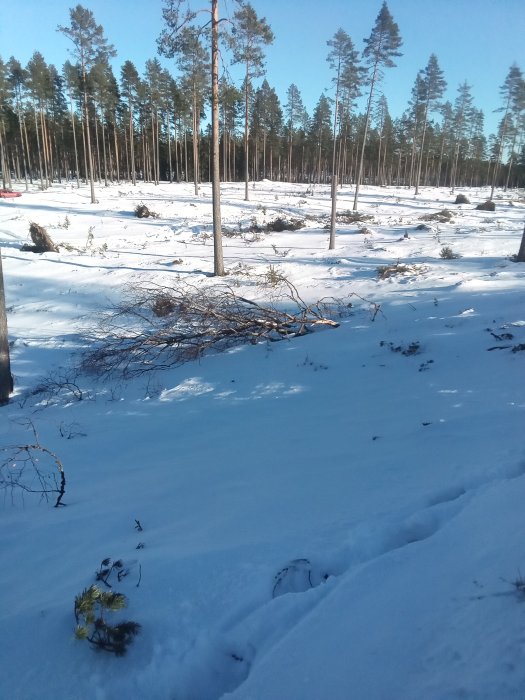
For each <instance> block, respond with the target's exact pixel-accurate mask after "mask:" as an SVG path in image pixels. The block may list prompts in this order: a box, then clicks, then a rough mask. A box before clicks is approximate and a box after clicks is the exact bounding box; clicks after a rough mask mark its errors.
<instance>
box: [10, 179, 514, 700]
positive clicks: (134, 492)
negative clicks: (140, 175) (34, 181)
mask: <svg viewBox="0 0 525 700" xmlns="http://www.w3.org/2000/svg"><path fill="white" fill-rule="evenodd" d="M461 192H462V193H464V194H466V195H467V196H468V197H469V198H470V200H471V202H472V204H470V205H455V204H453V202H454V199H455V194H456V193H454V195H453V194H451V193H450V191H449V190H447V189H425V190H423V192H422V194H421V195H419V196H418V197H414V195H413V194H412V192H410V191H408V190H406V189H396V188H364V189H363V192H362V197H361V207H360V211H362V212H363V213H366V214H372V215H373V217H374V219H373V221H371V222H366V223H365V224H364V225H365V226H366V230H365V231H362V230H360V229H361V227H362V224H344V223H340V224H339V225H338V230H337V243H336V245H337V248H336V250H334V251H328V249H327V248H328V231H327V230H326V229H325V228H324V226H325V224H326V222H327V216H328V214H329V211H330V201H329V190H328V188H327V187H319V186H316V187H315V189H314V192H313V194H312V192H311V190H310V189H309V188H307V187H306V186H305V185H297V184H294V185H287V184H284V183H275V182H268V181H265V182H262V183H256V184H255V185H254V186H253V187H251V189H250V198H251V201H250V202H245V201H243V193H244V189H243V185H242V184H224V185H223V203H222V214H223V220H224V225H225V226H226V227H227V228H228V229H231V230H238V229H246V228H248V227H249V225H250V223H251V222H252V221H253V219H256V220H257V222H258V223H259V224H263V223H265V222H268V221H271V220H273V219H275V218H276V217H277V216H285V217H291V216H293V217H304V218H305V219H306V223H307V225H306V227H305V228H303V229H301V230H299V231H295V232H290V231H288V232H282V233H275V232H274V233H265V234H262V235H256V234H251V233H243V234H242V235H241V234H240V233H237V234H236V235H230V236H226V237H225V238H224V252H225V262H226V267H227V269H228V271H229V273H230V274H229V275H228V277H227V278H226V279H227V282H228V284H231V285H233V286H234V288H235V289H236V290H239V293H241V294H242V295H244V296H246V297H248V298H252V299H256V300H258V301H260V302H261V303H264V302H265V301H267V300H268V298H269V297H270V296H272V295H275V293H276V292H277V291H278V290H276V289H275V288H271V287H266V286H264V285H262V284H261V282H260V280H261V276H264V274H265V273H267V271H268V269H269V266H270V265H272V266H274V269H275V270H278V271H279V272H280V273H282V274H283V275H285V276H286V277H287V278H288V279H289V280H290V281H292V282H293V284H294V285H295V286H296V287H297V289H298V290H299V291H300V293H301V296H302V297H303V299H305V300H306V301H307V302H313V301H315V300H317V299H320V298H322V297H325V296H332V297H337V298H346V299H347V300H348V299H349V298H350V301H351V302H352V304H353V306H352V308H351V313H350V314H349V315H348V316H346V317H344V318H342V319H340V320H341V325H340V327H339V328H337V329H335V330H331V329H326V330H322V331H319V332H315V333H312V334H309V335H307V336H304V337H301V338H295V339H291V340H286V341H283V342H280V343H261V344H259V345H256V346H246V345H245V346H239V347H236V348H233V349H231V350H230V351H228V352H226V353H223V354H210V355H207V356H205V357H204V358H203V359H201V360H200V361H199V362H194V363H188V364H185V365H183V366H181V367H178V368H173V369H171V370H168V371H163V372H158V373H148V374H145V375H143V376H140V377H138V378H136V379H133V380H129V381H122V380H119V379H118V378H113V379H104V380H95V379H94V378H93V377H87V376H83V375H77V374H76V373H75V367H77V366H78V363H79V360H80V353H81V352H82V350H83V349H85V347H86V346H89V344H90V343H91V340H90V338H91V337H92V329H93V327H94V324H96V322H97V319H98V318H99V317H100V315H101V314H102V313H103V312H105V311H106V310H107V309H108V308H109V307H110V306H111V304H112V303H114V302H118V301H119V300H120V299H121V298H122V297H123V295H124V294H125V293H126V292H128V291H129V290H130V289H133V288H134V287H136V286H137V285H140V284H142V283H144V282H154V283H155V284H166V285H168V286H171V285H173V284H176V283H177V282H178V281H184V282H190V283H192V284H195V285H208V284H212V285H213V284H222V283H223V282H224V280H218V279H216V278H213V277H211V276H210V272H211V270H212V242H211V238H210V236H209V234H210V231H211V188H210V187H209V185H206V184H204V185H202V186H201V188H200V195H199V197H195V196H194V195H193V194H192V185H184V184H178V185H168V184H163V185H160V186H158V187H154V186H153V185H144V184H141V185H138V186H137V187H136V188H133V187H132V186H130V185H127V184H121V185H118V186H117V185H114V186H110V187H108V188H103V187H97V197H98V200H99V203H98V204H96V205H92V204H90V201H89V192H88V189H87V188H85V187H84V188H81V189H80V190H77V189H76V187H72V186H71V185H69V184H68V185H63V186H57V185H55V186H53V187H52V188H51V189H49V190H47V191H45V192H39V191H37V190H36V189H35V190H34V191H30V192H27V193H26V192H24V193H23V196H22V197H20V198H18V199H16V200H12V201H2V202H0V246H1V248H2V255H3V268H4V277H5V285H6V303H7V307H8V325H9V338H10V343H11V364H12V370H13V373H14V375H15V383H16V391H15V394H14V396H13V398H12V401H11V403H10V404H9V405H8V406H6V407H3V408H1V409H0V417H1V422H0V446H8V445H24V444H29V443H31V442H32V441H33V437H32V433H31V431H30V430H29V429H28V426H27V420H31V421H32V423H33V425H34V427H35V429H36V431H37V434H38V438H39V441H40V443H41V444H42V445H43V446H45V447H46V448H48V449H50V450H52V451H53V452H54V453H56V454H57V455H58V457H59V458H60V460H61V461H62V463H63V465H64V468H65V473H66V477H67V490H66V496H65V498H64V501H65V502H66V503H67V506H66V507H64V508H59V509H55V508H53V507H52V502H50V503H46V502H45V501H44V502H41V501H40V500H39V498H38V497H37V496H34V495H30V494H25V495H24V494H22V493H21V492H20V491H19V490H14V491H11V490H5V491H3V492H2V502H1V507H0V519H1V524H2V527H1V528H0V547H1V552H2V570H1V573H0V586H1V588H0V600H1V601H2V604H1V606H0V616H1V629H2V634H1V635H0V655H1V656H0V658H1V659H2V671H1V675H0V696H1V697H3V698H9V699H10V700H37V699H38V700H47V699H48V698H54V699H56V700H74V699H75V700H76V699H79V700H88V699H89V700H90V699H91V698H94V699H96V700H113V699H114V698H117V697H120V698H126V700H142V699H143V698H148V700H168V699H169V700H218V698H221V697H231V698H236V699H237V698H238V699H242V700H321V699H324V698H327V699H328V698H329V699H330V700H349V699H352V700H412V699H413V700H423V699H424V700H453V699H454V700H455V699H457V700H459V699H460V698H461V699H463V698H467V699H468V700H481V699H484V700H511V699H517V698H520V699H523V698H524V697H525V607H524V606H523V602H524V595H525V593H524V592H523V590H519V586H518V587H517V586H516V585H514V584H515V583H516V581H518V582H519V581H521V573H520V570H521V571H525V550H524V548H523V536H522V530H523V502H524V499H525V448H524V444H523V434H524V430H523V426H524V418H525V397H524V391H523V387H524V384H523V377H524V363H525V352H523V351H517V352H512V348H515V347H516V346H519V345H520V344H523V343H525V306H524V300H525V265H523V264H516V263H514V262H512V261H511V260H510V259H509V257H510V256H511V255H512V254H513V253H516V252H517V250H518V247H519V241H520V236H521V231H522V229H523V219H524V213H525V200H524V198H523V193H518V192H508V193H503V192H501V193H499V195H498V198H497V199H496V204H497V208H496V211H495V212H494V213H487V212H482V211H476V210H475V209H474V206H475V204H477V203H479V202H482V201H484V200H485V199H486V198H487V196H488V191H487V190H478V189H476V190H474V189H472V190H468V189H464V190H461ZM352 201H353V192H352V189H351V188H350V187H344V188H343V189H342V190H341V193H340V195H339V202H338V211H339V212H344V211H345V210H349V209H351V205H352ZM141 202H143V203H145V204H146V205H147V206H148V207H149V208H150V209H152V210H154V211H155V212H157V213H158V214H159V218H158V219H143V220H139V219H137V218H136V217H134V216H133V210H134V208H135V206H136V205H137V204H139V203H141ZM445 207H446V208H448V209H450V210H451V211H452V212H453V214H454V216H453V220H452V222H450V223H448V224H436V223H429V224H428V228H427V230H417V228H416V227H417V226H418V225H420V224H421V223H422V222H421V221H420V219H419V217H420V216H421V215H422V214H426V213H432V212H435V211H438V210H441V209H443V208H445ZM31 221H36V222H37V223H39V224H41V225H43V226H46V227H47V229H48V232H49V233H50V235H51V237H52V238H53V240H54V241H55V242H56V243H57V244H58V245H59V246H60V252H59V253H46V254H43V255H35V254H32V253H28V252H21V251H20V247H21V244H22V243H25V242H28V239H29V236H28V229H29V223H30V222H31ZM445 246H447V247H450V248H452V250H453V251H454V252H455V253H457V254H459V255H460V256H461V257H459V258H458V259H453V260H445V259H442V258H441V257H440V251H441V250H442V248H443V247H445ZM397 261H400V262H402V263H406V264H408V265H410V266H412V267H411V272H408V273H406V274H403V275H401V274H400V275H394V276H392V277H389V278H388V279H385V280H380V279H379V278H378V273H377V270H378V268H379V267H380V266H383V265H392V264H395V263H396V262H397ZM350 295H354V296H350ZM369 301H371V302H374V303H375V304H378V305H380V311H379V313H377V314H375V313H374V307H372V306H370V304H369V303H367V302H369ZM376 310H377V307H376ZM508 335H512V339H510V340H509V339H508ZM411 344H417V346H418V351H417V352H416V353H414V354H412V355H404V354H403V353H402V352H401V351H398V352H396V351H395V349H396V348H401V349H406V348H408V347H409V346H410V345H411ZM50 377H52V378H54V379H58V381H59V383H62V384H63V383H64V379H65V378H69V379H72V378H73V379H74V381H75V384H76V385H77V387H78V389H79V390H80V391H81V392H82V397H83V398H82V400H81V401H79V400H76V398H75V395H74V392H70V391H67V389H66V388H64V389H63V390H61V391H59V392H57V393H55V394H54V395H49V394H47V395H43V394H34V393H33V390H34V389H35V387H36V386H38V385H39V383H41V382H42V380H43V379H45V378H47V379H48V380H49V378H50ZM4 454H8V453H4ZM42 457H43V455H42ZM6 468H9V467H4V469H6ZM136 520H139V521H140V523H141V525H142V527H143V530H142V531H141V532H139V531H137V529H136V527H135V526H136ZM139 545H140V546H139ZM137 547H139V548H137ZM106 557H111V558H112V559H117V558H122V559H123V560H124V563H125V565H126V567H127V568H128V569H129V575H128V576H127V577H126V578H124V579H123V580H122V581H121V582H120V583H115V589H116V590H119V591H121V592H123V593H125V594H126V595H127V596H128V599H129V608H128V610H127V611H126V616H127V617H128V618H129V619H133V620H136V621H137V622H139V623H140V624H141V625H142V631H141V634H140V635H139V636H138V637H137V638H136V640H135V641H134V643H133V644H132V646H131V647H130V649H129V651H128V654H127V655H126V656H125V657H124V658H115V657H113V656H111V655H109V654H105V653H103V652H101V653H96V652H94V651H93V650H92V649H91V648H90V646H89V644H88V643H87V642H85V641H79V640H76V639H75V638H74V627H75V620H74V616H73V601H74V598H75V596H76V595H77V594H79V593H80V592H81V590H82V589H84V588H85V587H87V586H89V585H91V583H94V578H95V571H96V570H97V569H98V567H99V565H100V562H101V560H102V559H104V558H106Z"/></svg>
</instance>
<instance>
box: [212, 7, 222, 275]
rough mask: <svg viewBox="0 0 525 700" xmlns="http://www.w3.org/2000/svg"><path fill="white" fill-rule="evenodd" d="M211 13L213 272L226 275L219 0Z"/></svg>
mask: <svg viewBox="0 0 525 700" xmlns="http://www.w3.org/2000/svg"><path fill="white" fill-rule="evenodd" d="M211 6H212V15H211V31H212V34H211V57H212V60H211V95H212V98H211V110H212V113H211V152H212V159H211V160H212V175H211V181H212V183H211V185H212V209H213V273H214V274H215V275H217V276H222V275H224V260H223V254H222V228H221V226H222V224H221V175H220V148H219V0H212V3H211Z"/></svg>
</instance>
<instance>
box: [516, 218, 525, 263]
mask: <svg viewBox="0 0 525 700" xmlns="http://www.w3.org/2000/svg"><path fill="white" fill-rule="evenodd" d="M516 262H525V226H524V227H523V236H522V237H521V245H520V249H519V251H518V255H517V257H516Z"/></svg>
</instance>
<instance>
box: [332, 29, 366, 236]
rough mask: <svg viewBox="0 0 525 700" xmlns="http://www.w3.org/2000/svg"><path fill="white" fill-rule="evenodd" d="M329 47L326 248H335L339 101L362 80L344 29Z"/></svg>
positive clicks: (356, 91)
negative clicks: (331, 97)
mask: <svg viewBox="0 0 525 700" xmlns="http://www.w3.org/2000/svg"><path fill="white" fill-rule="evenodd" d="M326 43H327V44H328V46H329V47H330V49H331V50H330V53H329V54H328V57H327V59H326V60H327V61H328V65H329V66H330V68H331V69H332V70H333V71H334V72H335V75H334V77H333V79H332V82H333V83H334V85H335V101H334V127H333V133H332V137H333V148H332V213H331V219H330V242H329V245H328V248H329V249H330V250H333V249H334V248H335V219H336V208H337V162H336V153H337V123H338V117H339V101H340V95H341V91H342V89H343V88H344V89H345V90H346V93H347V95H348V98H349V100H350V101H352V100H353V99H355V98H356V97H357V96H358V95H359V86H360V84H361V81H362V69H361V68H360V66H359V65H358V55H357V51H356V50H355V49H354V44H353V42H352V39H351V38H350V37H349V36H348V34H347V33H346V32H345V31H344V29H338V30H337V32H336V33H335V34H334V37H333V39H330V40H329V41H327V42H326Z"/></svg>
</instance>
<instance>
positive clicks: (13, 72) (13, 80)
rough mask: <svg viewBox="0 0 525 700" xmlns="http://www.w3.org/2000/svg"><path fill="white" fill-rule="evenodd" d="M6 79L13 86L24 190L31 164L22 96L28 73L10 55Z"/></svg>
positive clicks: (29, 176)
mask: <svg viewBox="0 0 525 700" xmlns="http://www.w3.org/2000/svg"><path fill="white" fill-rule="evenodd" d="M7 70H8V78H7V79H8V81H9V83H10V85H11V86H12V88H13V92H14V97H15V105H16V113H17V116H18V128H19V134H20V150H21V152H22V165H23V169H24V179H25V185H26V191H27V190H28V189H29V185H28V178H29V179H30V180H31V183H32V178H31V166H30V162H31V161H30V154H29V144H28V140H27V129H26V126H25V117H24V97H25V92H26V89H27V79H28V77H29V76H28V73H27V71H26V70H25V69H24V68H22V65H21V63H20V61H17V60H16V59H15V57H14V56H11V58H10V59H9V61H8V63H7Z"/></svg>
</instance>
